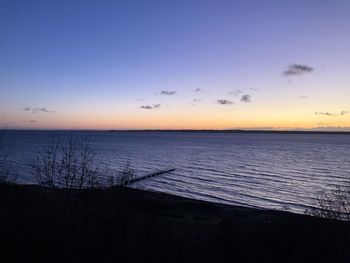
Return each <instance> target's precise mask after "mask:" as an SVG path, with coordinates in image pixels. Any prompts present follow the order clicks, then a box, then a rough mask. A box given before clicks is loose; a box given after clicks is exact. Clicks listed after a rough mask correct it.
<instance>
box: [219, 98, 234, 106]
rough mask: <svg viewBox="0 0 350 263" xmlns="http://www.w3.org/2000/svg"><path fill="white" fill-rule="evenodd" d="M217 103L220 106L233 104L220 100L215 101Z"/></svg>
mask: <svg viewBox="0 0 350 263" xmlns="http://www.w3.org/2000/svg"><path fill="white" fill-rule="evenodd" d="M217 103H219V104H221V105H232V104H233V102H232V101H230V100H225V99H220V100H217Z"/></svg>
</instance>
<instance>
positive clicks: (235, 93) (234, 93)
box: [228, 89, 243, 97]
mask: <svg viewBox="0 0 350 263" xmlns="http://www.w3.org/2000/svg"><path fill="white" fill-rule="evenodd" d="M241 93H243V91H242V90H240V89H236V90H232V91H230V92H229V93H228V95H235V96H236V97H237V96H238V95H240V94H241Z"/></svg>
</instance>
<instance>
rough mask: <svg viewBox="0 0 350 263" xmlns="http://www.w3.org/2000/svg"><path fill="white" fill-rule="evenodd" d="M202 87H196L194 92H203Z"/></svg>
mask: <svg viewBox="0 0 350 263" xmlns="http://www.w3.org/2000/svg"><path fill="white" fill-rule="evenodd" d="M203 91H204V89H201V88H198V89H195V90H194V92H203Z"/></svg>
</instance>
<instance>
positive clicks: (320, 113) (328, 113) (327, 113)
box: [315, 111, 336, 116]
mask: <svg viewBox="0 0 350 263" xmlns="http://www.w3.org/2000/svg"><path fill="white" fill-rule="evenodd" d="M315 115H326V116H335V115H336V114H334V113H330V112H322V111H319V112H315Z"/></svg>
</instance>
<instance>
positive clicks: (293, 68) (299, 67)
mask: <svg viewBox="0 0 350 263" xmlns="http://www.w3.org/2000/svg"><path fill="white" fill-rule="evenodd" d="M312 71H314V68H313V67H310V66H308V65H303V64H291V65H289V67H288V68H287V69H286V70H285V71H284V72H283V75H285V76H300V75H303V74H305V73H310V72H312Z"/></svg>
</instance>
